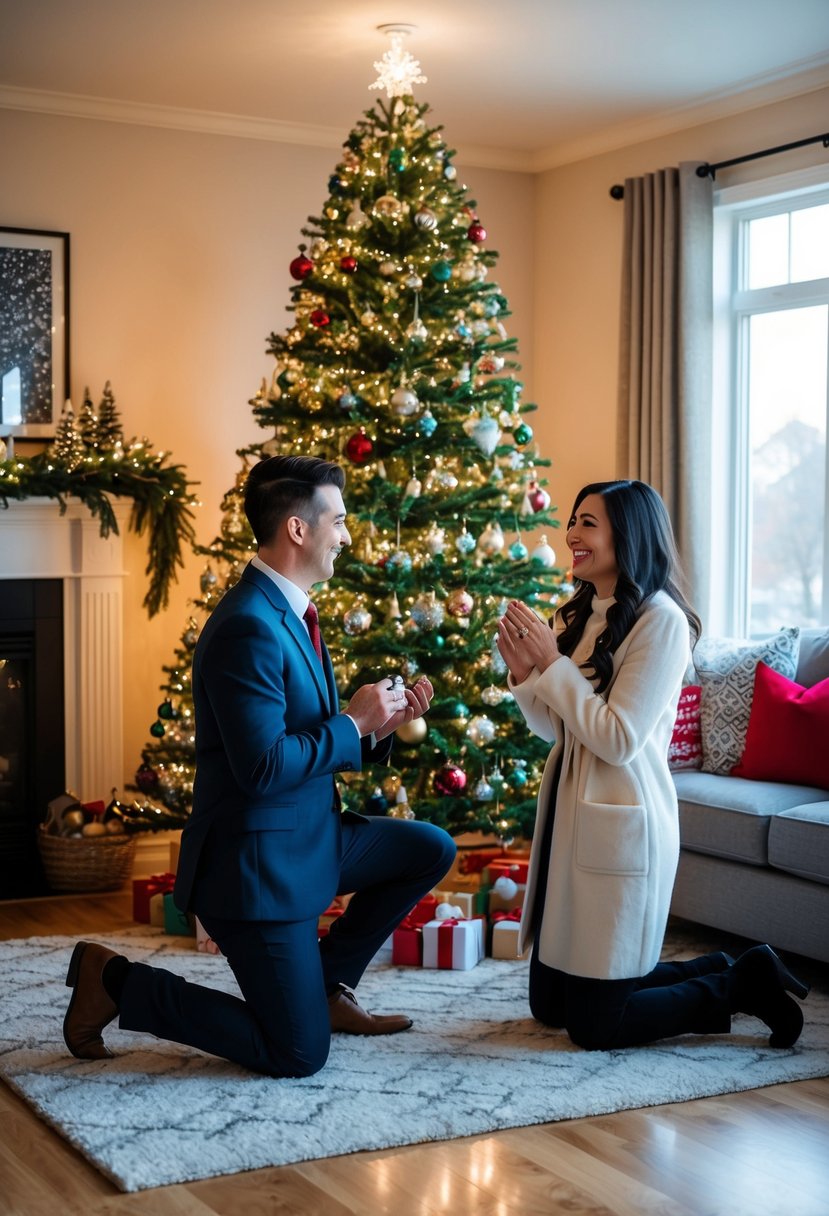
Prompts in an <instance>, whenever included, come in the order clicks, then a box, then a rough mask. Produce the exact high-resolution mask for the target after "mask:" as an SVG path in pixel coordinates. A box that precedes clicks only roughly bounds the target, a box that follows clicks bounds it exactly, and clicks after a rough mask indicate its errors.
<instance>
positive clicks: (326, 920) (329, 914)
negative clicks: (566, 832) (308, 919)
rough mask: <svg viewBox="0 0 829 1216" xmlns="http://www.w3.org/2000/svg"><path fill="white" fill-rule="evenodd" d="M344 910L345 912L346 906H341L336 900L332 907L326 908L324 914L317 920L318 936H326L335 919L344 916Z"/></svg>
mask: <svg viewBox="0 0 829 1216" xmlns="http://www.w3.org/2000/svg"><path fill="white" fill-rule="evenodd" d="M343 912H345V908H343V907H341V906H340V905H339V904H338V903H336V902H335V903H333V904H331V906H330V907H328V908H326V909H325V911H324V912H323V914H322V916H320V918H319V920H318V921H317V936H318V937H325V936H326V935H327V934H328V931H329V929H330V928H331V926H332V925H333V923H334V921H335V920H336V919H337V917H338V916H342V914H343Z"/></svg>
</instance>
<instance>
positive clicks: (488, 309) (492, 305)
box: [484, 296, 501, 317]
mask: <svg viewBox="0 0 829 1216" xmlns="http://www.w3.org/2000/svg"><path fill="white" fill-rule="evenodd" d="M500 311H501V301H500V300H498V299H497V298H496V297H495V296H490V297H489V298H488V299H487V300H485V301H484V316H485V317H497V316H498V313H499V312H500Z"/></svg>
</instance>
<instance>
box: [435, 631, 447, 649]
mask: <svg viewBox="0 0 829 1216" xmlns="http://www.w3.org/2000/svg"><path fill="white" fill-rule="evenodd" d="M445 645H446V638H445V637H444V636H443V634H442V633H436V634H435V646H437V648H438V650H443V648H444V646H445Z"/></svg>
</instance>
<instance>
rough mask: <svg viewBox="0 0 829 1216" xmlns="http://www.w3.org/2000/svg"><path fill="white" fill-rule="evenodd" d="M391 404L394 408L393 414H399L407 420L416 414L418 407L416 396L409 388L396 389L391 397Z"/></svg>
mask: <svg viewBox="0 0 829 1216" xmlns="http://www.w3.org/2000/svg"><path fill="white" fill-rule="evenodd" d="M391 403H392V405H393V407H394V412H395V414H400V416H401V417H403V418H408V417H410V416H411V415H412V414H414V413H416V412H417V409H418V407H419V405H420V402H419V401H418V399H417V397H416V395H415V394H414V393H413V392H412V390H411V389H409V388H403V387H402V386H401V387H400V388H397V389H395V390H394V392H393V393H392V396H391Z"/></svg>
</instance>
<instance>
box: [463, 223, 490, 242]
mask: <svg viewBox="0 0 829 1216" xmlns="http://www.w3.org/2000/svg"><path fill="white" fill-rule="evenodd" d="M466 235H467V236H468V237H469V239H470V241H474V243H475V244H476V245H480V244H481V242H482V241H485V240H486V228H484V226H483V224H482V223H481V222H480V220H477V219H476V220H473V222H472V223H471V224H470V225H469V227H468V228H467V230H466Z"/></svg>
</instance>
